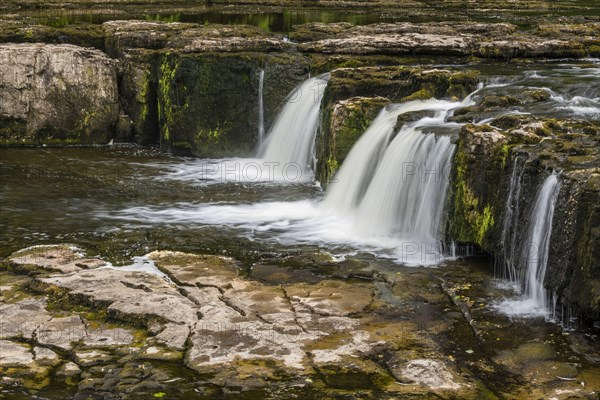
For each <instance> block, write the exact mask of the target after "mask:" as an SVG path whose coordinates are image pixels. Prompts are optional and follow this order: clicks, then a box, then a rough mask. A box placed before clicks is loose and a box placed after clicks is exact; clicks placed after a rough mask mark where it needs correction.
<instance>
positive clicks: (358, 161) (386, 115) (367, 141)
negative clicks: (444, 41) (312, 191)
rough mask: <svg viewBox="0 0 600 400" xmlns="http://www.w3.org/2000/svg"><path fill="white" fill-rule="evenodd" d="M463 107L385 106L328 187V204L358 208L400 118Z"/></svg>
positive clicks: (455, 104)
mask: <svg viewBox="0 0 600 400" xmlns="http://www.w3.org/2000/svg"><path fill="white" fill-rule="evenodd" d="M460 105H462V103H458V102H447V101H439V100H436V99H430V100H426V101H409V102H406V103H403V104H393V105H389V106H387V107H384V108H383V109H382V110H381V111H380V113H379V115H378V116H377V118H375V120H374V121H373V122H372V123H371V125H370V126H369V128H368V129H367V130H366V131H365V133H364V134H363V135H362V136H361V137H360V139H359V140H358V141H357V142H356V143H355V144H354V146H352V149H350V152H349V153H348V155H347V156H346V159H345V160H344V162H343V163H342V166H341V167H340V169H339V171H338V172H337V173H336V175H335V179H334V181H333V182H332V183H331V184H330V185H329V187H328V190H327V196H326V198H325V202H324V204H325V205H326V206H327V207H330V208H332V209H335V210H336V211H338V212H344V213H352V212H353V210H354V209H356V207H358V205H359V203H360V202H361V200H362V197H363V196H364V194H365V192H366V189H367V186H368V185H369V183H370V182H371V179H372V178H373V174H374V173H375V170H376V168H377V166H378V164H379V162H380V160H382V157H383V154H384V152H385V151H386V149H387V147H388V145H389V143H390V140H391V138H392V136H393V134H394V130H395V127H396V122H397V119H398V116H400V115H402V114H406V113H408V112H413V111H423V110H431V111H434V110H440V111H448V110H450V109H453V108H456V107H458V106H460ZM405 161H408V160H405Z"/></svg>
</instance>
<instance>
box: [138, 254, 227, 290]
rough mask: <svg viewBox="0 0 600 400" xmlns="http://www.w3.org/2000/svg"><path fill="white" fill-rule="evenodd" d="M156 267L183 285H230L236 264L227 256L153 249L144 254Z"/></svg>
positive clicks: (222, 286) (223, 286)
mask: <svg viewBox="0 0 600 400" xmlns="http://www.w3.org/2000/svg"><path fill="white" fill-rule="evenodd" d="M146 257H148V258H149V259H151V260H154V261H155V262H156V265H157V267H158V268H159V269H160V270H162V271H163V272H165V273H167V274H168V275H169V276H170V277H171V278H172V279H174V280H175V281H176V282H178V283H180V284H183V285H193V286H215V287H218V288H221V289H226V288H229V287H231V283H232V281H233V280H234V279H235V278H237V276H238V273H237V264H236V262H235V260H234V259H232V258H229V257H221V256H212V255H195V254H188V253H181V252H176V251H154V252H152V253H149V254H147V255H146Z"/></svg>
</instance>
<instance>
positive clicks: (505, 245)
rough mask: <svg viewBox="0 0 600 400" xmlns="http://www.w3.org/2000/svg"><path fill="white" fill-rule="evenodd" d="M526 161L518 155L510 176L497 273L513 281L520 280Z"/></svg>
mask: <svg viewBox="0 0 600 400" xmlns="http://www.w3.org/2000/svg"><path fill="white" fill-rule="evenodd" d="M524 170H525V169H524V161H523V160H522V159H521V157H516V158H515V161H514V164H513V168H512V173H511V176H510V188H509V191H508V197H507V199H506V207H505V212H504V221H503V224H502V251H503V254H502V256H503V260H502V261H503V265H502V267H501V268H500V271H497V273H496V275H497V276H499V277H500V278H502V279H506V280H508V281H511V282H517V281H518V279H519V278H518V272H517V262H518V259H517V254H516V253H517V237H518V233H519V225H518V222H519V210H520V198H521V186H522V181H523V171H524Z"/></svg>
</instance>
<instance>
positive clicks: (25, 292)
mask: <svg viewBox="0 0 600 400" xmlns="http://www.w3.org/2000/svg"><path fill="white" fill-rule="evenodd" d="M323 257H324V256H323V255H322V256H320V258H323ZM297 261H299V260H297ZM146 262H147V264H150V265H151V266H152V267H151V268H146V269H144V271H141V270H139V271H136V270H131V269H130V268H128V269H127V270H121V269H119V267H112V266H111V265H110V264H107V263H104V262H102V261H101V260H98V259H94V258H86V257H85V255H84V254H83V252H82V251H81V250H78V249H76V248H73V247H72V246H67V245H55V246H35V247H32V248H28V249H24V250H21V251H18V252H16V253H13V255H11V256H10V257H8V259H6V260H4V262H3V263H2V268H1V269H0V277H1V278H2V286H1V287H0V295H1V297H0V313H1V315H2V318H3V320H2V322H3V323H2V330H1V331H0V348H1V349H2V352H1V353H0V371H1V372H2V374H3V376H4V378H3V380H2V381H0V386H1V387H2V388H3V389H4V390H12V389H14V388H20V389H17V390H28V391H39V390H41V392H39V393H40V394H43V393H44V390H46V388H50V389H49V390H53V389H52V385H53V384H54V385H56V384H58V385H62V384H64V385H66V386H64V387H63V388H62V390H63V391H65V390H67V391H70V392H72V393H76V395H77V396H79V397H83V398H85V397H86V396H90V395H95V396H102V397H103V398H136V396H138V397H139V396H146V397H148V396H149V395H152V394H158V396H161V395H160V393H165V394H166V395H169V396H183V395H187V396H189V395H193V393H204V394H205V395H206V396H209V397H210V396H215V395H229V396H240V397H242V398H250V397H252V396H256V395H257V394H260V395H261V396H264V397H265V398H280V397H281V396H286V395H304V396H306V395H309V394H310V395H314V396H315V397H323V396H334V397H335V396H341V395H343V393H345V392H346V391H347V390H352V391H353V393H360V394H361V395H362V396H367V397H369V396H374V395H377V394H378V393H379V394H381V393H385V394H386V396H403V395H405V394H406V395H408V394H413V395H414V394H415V393H418V394H420V395H423V396H450V397H455V396H456V397H461V398H478V397H481V396H483V395H484V394H485V393H488V391H489V390H490V389H488V388H487V387H486V385H492V387H493V389H492V390H493V391H495V392H499V393H501V392H503V389H502V388H501V387H498V386H495V384H494V381H493V380H491V381H490V380H488V379H487V378H485V376H486V373H493V374H499V373H500V371H504V368H506V367H505V364H506V365H510V366H511V368H513V369H514V371H516V372H514V373H515V374H518V373H520V371H521V369H520V367H519V365H516V366H512V365H513V364H510V363H509V361H510V362H513V363H514V360H513V357H515V355H514V354H513V352H512V350H510V349H512V348H510V349H507V350H506V351H505V352H504V353H501V354H499V355H498V357H499V358H498V361H497V362H491V361H490V356H489V355H486V354H487V353H486V352H489V353H490V354H493V355H495V354H496V353H497V352H496V351H495V350H494V349H493V346H492V347H489V348H488V347H487V346H482V347H481V350H480V351H482V353H481V354H478V355H477V356H471V355H470V354H471V353H473V350H471V349H473V348H475V349H479V347H478V344H477V343H478V340H484V341H485V340H487V339H486V336H485V335H491V336H493V337H492V339H490V340H494V341H496V336H497V335H501V334H500V333H496V332H494V331H493V330H492V331H490V329H491V328H486V325H485V320H486V318H489V317H488V316H486V313H484V314H481V311H480V310H481V308H480V306H477V307H476V306H475V305H474V304H473V301H468V299H469V297H468V296H479V297H480V298H482V297H481V296H482V293H479V294H476V293H471V292H470V290H471V285H470V284H465V279H464V278H463V277H462V275H460V273H458V274H457V272H452V268H450V269H448V270H446V271H445V272H444V275H447V276H446V277H444V278H443V281H444V283H443V285H441V286H440V283H439V280H438V279H439V278H433V277H432V276H431V274H430V273H429V272H426V271H415V270H414V269H413V271H412V272H410V273H409V274H405V273H404V272H403V273H402V274H399V273H398V274H389V275H385V274H384V275H380V273H377V272H375V271H374V270H369V267H368V266H367V265H362V264H360V263H359V264H356V263H355V262H341V263H338V264H337V265H334V264H332V263H331V261H329V264H331V265H332V266H334V269H335V270H336V272H335V273H333V274H331V275H329V276H328V275H327V274H316V275H313V276H312V277H311V276H310V274H308V275H307V271H301V269H300V270H299V269H297V268H293V267H292V268H288V267H281V266H273V265H269V264H256V265H255V266H254V268H253V272H252V273H251V275H250V276H245V275H244V274H241V273H240V271H239V269H238V265H237V262H236V261H235V260H233V259H231V258H227V257H221V256H212V255H195V254H189V253H180V252H173V251H154V252H152V253H150V254H148V255H147V256H146ZM294 262H296V261H294V260H290V263H291V264H290V265H293V263H294ZM459 270H460V269H459ZM463 274H465V276H468V277H469V279H475V280H477V279H481V277H479V276H476V277H473V275H472V274H471V275H467V274H466V273H465V272H463ZM358 276H361V277H362V279H361V280H360V281H357V279H355V278H356V277H358ZM342 277H343V278H342ZM367 277H370V278H368V279H366V278H367ZM306 278H309V279H308V280H305V279H306ZM283 282H285V283H283ZM483 287H485V285H483V284H477V285H473V288H478V289H477V290H480V291H481V290H482V289H481V288H483ZM447 296H451V297H452V298H454V300H453V301H452V302H451V301H450V299H449V297H447ZM483 297H485V295H483ZM480 301H484V300H480ZM458 302H461V304H462V303H464V304H462V305H461V307H463V308H465V309H469V308H471V309H472V311H471V312H472V313H474V314H473V315H475V317H476V319H477V320H478V321H477V323H481V325H479V326H480V328H479V329H478V333H477V335H478V337H471V336H470V335H465V334H464V332H465V331H464V329H467V330H468V329H469V328H468V327H469V325H468V324H467V322H466V321H464V320H463V319H462V318H461V312H457V310H458V309H457V308H456V307H455V304H458ZM497 321H503V320H502V318H500V319H499V320H497ZM472 323H475V322H472ZM501 323H504V322H501ZM493 326H494V327H496V326H497V325H496V324H494V325H493ZM494 329H496V328H494ZM449 340H450V342H451V343H455V344H454V345H452V346H451V347H448V343H449V342H448V341H449ZM494 343H495V342H494ZM522 343H529V341H528V339H527V338H524V337H519V339H518V340H517V343H516V344H515V345H520V344H522ZM486 349H487V350H486ZM463 355H466V357H467V359H463V357H464V356H463ZM502 357H504V358H502ZM527 357H528V356H527V355H520V356H519V358H518V360H525V361H523V362H526V363H528V364H527V365H534V366H537V365H538V364H539V363H538V360H537V359H536V358H535V357H537V353H535V354H534V355H533V357H534V358H532V359H528V358H527ZM573 357H580V356H579V355H573ZM505 358H507V360H508V361H507V360H505ZM474 360H476V361H474ZM541 361H543V362H545V363H547V365H549V366H550V367H552V368H553V366H555V365H563V364H561V363H558V364H556V361H555V360H552V359H549V358H548V357H546V358H543V359H542V360H541ZM519 362H520V361H519ZM585 365H586V366H585V367H581V368H576V367H573V368H571V370H569V373H570V374H571V375H569V376H574V377H576V378H577V379H578V381H577V382H571V381H560V380H556V381H553V382H554V383H553V384H551V385H550V384H547V381H544V382H545V383H544V384H541V385H538V384H535V383H534V384H530V383H527V384H524V386H523V385H521V386H519V388H520V389H519V390H526V391H531V390H533V391H534V392H535V393H537V394H539V395H540V396H542V397H544V396H549V395H551V394H554V393H558V392H556V390H558V389H560V390H561V391H566V392H565V393H567V392H569V393H571V392H572V391H573V390H577V391H580V394H582V395H585V396H587V395H588V394H589V395H590V396H591V395H593V392H594V391H595V390H598V389H599V388H598V385H597V384H594V383H593V381H591V380H589V379H588V377H587V376H588V375H586V374H589V373H591V372H590V371H592V370H590V369H589V368H590V367H589V366H587V364H585ZM532 368H533V367H532ZM536 368H537V367H536ZM482 371H487V372H486V373H482ZM490 371H492V372H490ZM502 373H503V374H508V375H511V374H512V372H506V371H504V372H502ZM530 373H531V374H533V376H536V375H535V374H536V372H535V370H534V369H532V370H531V371H530ZM495 376H497V375H495ZM511 376H512V375H511ZM515 376H516V375H515ZM482 379H483V380H482ZM510 379H514V378H510ZM583 379H584V380H586V381H587V382H588V386H586V387H585V389H581V387H580V386H579V380H583ZM510 390H512V388H511V389H510ZM582 390H583V391H582ZM28 393H32V392H28Z"/></svg>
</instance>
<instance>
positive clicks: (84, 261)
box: [7, 245, 107, 273]
mask: <svg viewBox="0 0 600 400" xmlns="http://www.w3.org/2000/svg"><path fill="white" fill-rule="evenodd" d="M7 261H8V262H10V263H12V264H16V265H35V266H37V267H40V268H45V269H49V270H55V271H60V272H63V273H69V272H76V271H79V270H81V269H92V268H98V267H102V266H105V265H107V263H106V262H105V261H102V260H100V259H97V258H86V257H85V255H84V254H83V253H82V252H81V251H80V250H79V249H78V248H76V247H74V246H67V245H40V246H33V247H29V248H26V249H23V250H19V251H17V252H15V253H13V254H11V255H10V257H9V258H8V260H7Z"/></svg>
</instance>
